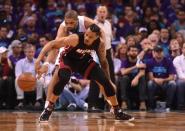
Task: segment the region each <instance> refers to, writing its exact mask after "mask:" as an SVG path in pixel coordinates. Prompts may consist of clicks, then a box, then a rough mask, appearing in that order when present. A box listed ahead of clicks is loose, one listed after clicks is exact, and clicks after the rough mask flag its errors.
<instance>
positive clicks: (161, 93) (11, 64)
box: [0, 0, 185, 110]
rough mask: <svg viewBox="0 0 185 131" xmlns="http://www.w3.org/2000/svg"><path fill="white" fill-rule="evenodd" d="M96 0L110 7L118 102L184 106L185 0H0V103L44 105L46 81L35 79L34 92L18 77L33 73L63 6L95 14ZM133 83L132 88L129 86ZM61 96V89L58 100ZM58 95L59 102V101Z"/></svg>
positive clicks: (5, 105)
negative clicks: (25, 89)
mask: <svg viewBox="0 0 185 131" xmlns="http://www.w3.org/2000/svg"><path fill="white" fill-rule="evenodd" d="M100 4H101V5H105V6H106V7H107V8H108V11H109V15H108V17H107V19H108V20H109V21H110V23H111V25H112V32H113V34H112V35H113V38H112V50H113V52H114V53H113V57H114V63H115V76H116V78H117V79H116V85H117V88H118V89H117V90H120V91H118V92H119V94H118V98H119V101H120V105H121V106H122V108H123V109H125V110H126V109H132V108H133V107H137V104H139V106H138V107H139V109H141V110H146V109H155V107H156V104H155V102H154V101H155V100H156V99H159V100H163V101H165V102H166V109H168V110H169V109H180V110H184V109H185V73H184V72H185V67H184V63H185V60H184V58H185V0H102V1H97V0H85V2H84V0H16V1H15V0H1V1H0V109H22V107H24V105H28V108H30V107H31V105H33V107H34V109H35V108H36V109H37V108H38V107H39V108H40V107H43V105H44V104H43V101H44V98H45V97H44V96H45V95H43V94H44V93H43V94H42V92H44V89H43V91H42V89H40V87H41V88H42V87H45V85H42V84H39V82H38V84H37V85H38V87H39V88H37V93H36V94H35V92H32V93H24V94H23V92H21V91H20V89H19V87H17V84H16V78H17V77H18V76H19V74H20V73H21V72H22V73H23V72H25V71H24V70H26V71H28V67H29V70H30V72H31V73H33V74H34V75H35V71H34V66H33V65H34V60H35V58H37V56H38V54H39V53H40V51H41V49H42V47H43V46H44V45H45V44H47V42H48V41H50V40H53V39H55V37H56V34H57V30H58V27H59V25H60V24H61V22H62V21H63V19H64V14H65V12H66V11H68V10H70V9H73V10H76V11H77V12H78V14H79V15H84V16H87V17H90V18H92V19H94V18H95V17H96V9H97V7H98V6H99V5H100ZM181 57H182V58H181ZM25 62H26V64H27V65H28V67H26V64H25ZM21 64H22V65H24V66H25V67H24V68H25V69H23V68H22V67H21ZM21 68H22V69H21ZM82 83H83V82H82ZM83 84H84V83H83ZM83 84H80V85H81V86H82V85H83ZM88 84H89V83H88V82H86V83H85V86H87V85H88ZM138 85H139V86H138ZM135 86H136V87H137V88H138V90H136V91H135V90H134V89H135V88H132V87H135ZM82 87H84V86H82ZM39 89H40V90H39ZM46 89H47V88H46ZM87 89H88V88H87ZM68 91H70V90H68V89H65V92H68ZM38 92H39V93H40V95H39V94H38ZM45 92H47V91H45ZM72 93H75V91H73V92H72ZM86 93H87V92H86ZM134 93H136V94H134ZM45 94H46V93H45ZM24 96H25V97H24ZM30 96H31V97H30ZM72 96H73V95H72ZM75 96H76V93H75ZM64 97H65V94H63V95H61V100H64V99H65V98H64ZM158 97H160V98H158ZM30 98H31V99H30ZM137 98H139V99H137ZM69 99H70V98H69ZM76 99H77V98H76V97H75V98H74V100H73V103H74V104H75V109H76V104H77V105H78V103H80V104H81V102H77V103H75V102H76V101H77V100H76ZM61 100H59V101H58V102H57V103H58V104H59V105H60V106H61V105H62V104H61ZM87 100H88V97H87V98H86V97H85V99H83V102H82V103H83V105H81V106H79V107H80V108H81V109H83V110H87V108H88V106H87V103H86V102H88V101H87ZM137 100H139V101H137ZM25 101H26V102H25ZM134 101H136V106H135V105H134V104H133V103H135V102H134ZM68 103H70V102H68ZM73 103H72V104H73ZM74 104H73V105H72V106H73V107H74ZM59 105H56V108H59ZM66 107H67V108H68V109H71V108H70V107H69V106H68V105H67V106H66Z"/></svg>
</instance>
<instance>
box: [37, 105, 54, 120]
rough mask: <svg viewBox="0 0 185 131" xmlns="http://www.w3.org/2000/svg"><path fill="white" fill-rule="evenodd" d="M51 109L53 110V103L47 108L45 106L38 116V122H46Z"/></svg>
mask: <svg viewBox="0 0 185 131" xmlns="http://www.w3.org/2000/svg"><path fill="white" fill-rule="evenodd" d="M53 110H54V105H49V106H48V107H47V108H45V109H44V111H43V112H42V113H41V115H40V117H39V122H40V123H42V122H48V120H49V118H50V116H51V113H52V111H53Z"/></svg>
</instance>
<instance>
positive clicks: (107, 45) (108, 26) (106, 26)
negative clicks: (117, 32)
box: [95, 19, 113, 50]
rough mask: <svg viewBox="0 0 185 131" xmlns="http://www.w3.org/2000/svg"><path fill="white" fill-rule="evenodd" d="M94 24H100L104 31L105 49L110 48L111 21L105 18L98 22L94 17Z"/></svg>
mask: <svg viewBox="0 0 185 131" xmlns="http://www.w3.org/2000/svg"><path fill="white" fill-rule="evenodd" d="M95 21H96V24H97V25H98V26H100V27H101V28H102V29H103V31H104V33H105V49H106V50H108V49H110V48H111V40H112V37H113V36H112V27H111V23H110V22H109V21H108V20H105V22H104V23H102V22H98V21H97V20H96V19H95Z"/></svg>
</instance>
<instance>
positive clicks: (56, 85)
mask: <svg viewBox="0 0 185 131" xmlns="http://www.w3.org/2000/svg"><path fill="white" fill-rule="evenodd" d="M70 76H71V70H70V69H69V68H61V69H59V70H58V71H55V73H54V75H53V78H52V79H54V78H57V77H58V81H55V80H54V81H51V83H50V84H49V87H48V88H50V94H49V95H50V96H49V98H47V100H48V101H47V103H46V104H45V109H44V111H43V112H42V113H41V116H40V118H39V121H40V122H47V121H48V120H49V117H50V115H51V113H52V111H53V109H54V103H55V102H56V100H57V99H58V97H59V95H60V94H61V93H62V91H63V89H64V86H65V85H66V84H67V83H68V82H69V80H70ZM52 82H53V83H52Z"/></svg>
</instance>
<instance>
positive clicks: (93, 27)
mask: <svg viewBox="0 0 185 131" xmlns="http://www.w3.org/2000/svg"><path fill="white" fill-rule="evenodd" d="M89 28H90V30H91V31H92V32H94V33H96V34H97V35H98V36H99V35H100V27H99V26H97V25H96V24H92V25H90V26H89Z"/></svg>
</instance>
